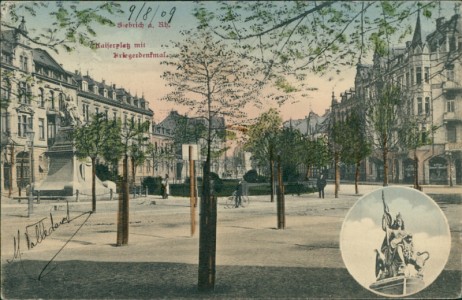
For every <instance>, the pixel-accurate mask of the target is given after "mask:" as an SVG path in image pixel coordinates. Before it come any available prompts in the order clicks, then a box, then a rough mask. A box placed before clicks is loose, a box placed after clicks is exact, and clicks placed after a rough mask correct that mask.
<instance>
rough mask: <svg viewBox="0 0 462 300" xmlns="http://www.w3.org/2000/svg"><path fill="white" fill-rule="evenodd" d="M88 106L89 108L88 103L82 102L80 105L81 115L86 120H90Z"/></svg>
mask: <svg viewBox="0 0 462 300" xmlns="http://www.w3.org/2000/svg"><path fill="white" fill-rule="evenodd" d="M89 108H90V105H88V104H85V103H84V104H83V105H82V115H83V119H84V120H85V121H86V122H88V120H90V115H89Z"/></svg>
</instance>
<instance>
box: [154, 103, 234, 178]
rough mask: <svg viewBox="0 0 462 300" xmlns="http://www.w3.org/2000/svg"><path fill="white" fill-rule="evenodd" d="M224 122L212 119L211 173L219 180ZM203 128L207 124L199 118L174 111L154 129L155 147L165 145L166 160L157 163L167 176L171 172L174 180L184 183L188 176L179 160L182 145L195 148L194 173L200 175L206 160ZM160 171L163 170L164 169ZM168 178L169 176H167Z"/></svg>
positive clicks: (222, 165)
mask: <svg viewBox="0 0 462 300" xmlns="http://www.w3.org/2000/svg"><path fill="white" fill-rule="evenodd" d="M225 128H226V127H225V119H224V118H223V117H214V118H213V119H212V143H211V151H212V161H211V166H210V167H211V171H212V172H214V173H216V174H218V175H219V176H220V177H223V176H224V175H225V174H226V170H225V169H226V168H225V166H226V152H225V149H226V130H225ZM207 129H208V121H207V119H206V118H203V117H188V116H187V115H180V114H179V113H178V112H177V111H171V112H170V114H169V115H168V116H167V117H166V118H165V119H164V120H162V121H161V122H159V123H158V124H156V125H155V126H154V138H155V139H156V141H157V142H158V143H159V145H161V144H162V145H163V146H164V147H165V146H166V145H169V146H168V147H167V148H165V149H168V150H165V151H168V153H169V154H168V155H167V156H168V157H169V159H168V160H166V159H164V160H163V162H162V160H161V162H160V163H161V164H164V167H165V166H166V167H167V168H168V172H167V173H173V175H174V178H175V179H176V180H184V179H185V178H186V177H189V169H188V164H187V161H184V160H183V155H182V154H183V153H182V145H183V144H195V145H198V156H199V160H198V162H197V163H196V166H197V167H196V174H197V176H202V165H203V163H204V162H205V160H206V158H207ZM164 170H166V169H165V168H164ZM171 178H172V176H171Z"/></svg>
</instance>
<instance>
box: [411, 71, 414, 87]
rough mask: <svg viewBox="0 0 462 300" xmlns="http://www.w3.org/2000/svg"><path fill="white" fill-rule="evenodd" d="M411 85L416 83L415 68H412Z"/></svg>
mask: <svg viewBox="0 0 462 300" xmlns="http://www.w3.org/2000/svg"><path fill="white" fill-rule="evenodd" d="M411 85H414V68H411Z"/></svg>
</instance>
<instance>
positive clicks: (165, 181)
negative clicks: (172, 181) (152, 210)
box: [162, 174, 170, 199]
mask: <svg viewBox="0 0 462 300" xmlns="http://www.w3.org/2000/svg"><path fill="white" fill-rule="evenodd" d="M169 194H170V185H169V183H168V174H165V178H164V179H163V180H162V198H163V199H168V195H169Z"/></svg>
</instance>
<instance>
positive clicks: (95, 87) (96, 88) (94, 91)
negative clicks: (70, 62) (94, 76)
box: [93, 85, 98, 94]
mask: <svg viewBox="0 0 462 300" xmlns="http://www.w3.org/2000/svg"><path fill="white" fill-rule="evenodd" d="M93 93H95V94H98V86H97V85H94V86H93Z"/></svg>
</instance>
